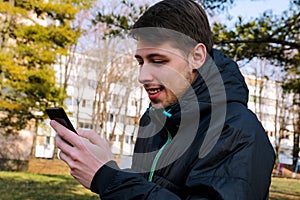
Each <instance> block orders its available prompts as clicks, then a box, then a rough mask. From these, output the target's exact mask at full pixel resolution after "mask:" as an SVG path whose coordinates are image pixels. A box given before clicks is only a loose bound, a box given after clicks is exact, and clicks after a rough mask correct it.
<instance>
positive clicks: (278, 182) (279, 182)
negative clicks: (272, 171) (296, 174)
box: [270, 177, 300, 200]
mask: <svg viewBox="0 0 300 200" xmlns="http://www.w3.org/2000/svg"><path fill="white" fill-rule="evenodd" d="M270 199H272V200H290V199H295V200H296V199H298V200H299V199H300V180H299V179H292V178H278V177H273V178H272V183H271V188H270Z"/></svg>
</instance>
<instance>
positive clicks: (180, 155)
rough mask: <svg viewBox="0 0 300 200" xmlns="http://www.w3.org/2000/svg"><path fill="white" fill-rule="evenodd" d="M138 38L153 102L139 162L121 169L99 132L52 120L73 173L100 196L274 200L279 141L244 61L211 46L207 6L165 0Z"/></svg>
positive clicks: (141, 24)
mask: <svg viewBox="0 0 300 200" xmlns="http://www.w3.org/2000/svg"><path fill="white" fill-rule="evenodd" d="M131 36H132V37H133V38H135V39H136V40H137V50H136V53H135V57H136V59H137V61H138V63H139V65H140V69H139V70H140V74H139V82H140V83H141V84H143V85H144V88H145V90H146V91H147V93H148V96H149V99H150V101H151V104H150V106H149V108H148V109H147V111H146V112H145V113H144V115H143V116H142V118H141V120H140V128H139V135H138V139H137V141H136V145H135V150H134V156H133V163H132V168H131V169H130V170H120V169H119V167H118V166H117V164H116V162H115V161H113V155H112V153H111V151H110V149H109V146H108V144H107V143H106V142H105V141H104V140H103V139H101V138H100V136H98V135H97V134H95V133H94V132H92V131H89V132H87V131H78V134H79V136H77V135H76V134H74V133H72V132H71V131H68V130H67V129H65V128H64V127H63V126H61V125H59V124H58V123H56V122H55V121H51V126H52V127H53V128H54V129H55V130H56V132H57V133H58V135H57V137H56V142H57V146H58V147H59V148H60V149H61V153H60V157H61V159H62V160H64V161H65V162H66V163H67V164H68V165H69V166H70V168H71V174H72V175H73V176H74V177H75V178H76V179H77V180H78V181H79V182H80V183H81V184H83V185H84V186H85V187H87V188H90V189H91V190H92V191H94V192H96V193H98V194H99V195H100V198H101V199H102V200H105V199H118V200H119V199H169V200H171V199H229V200H233V199H243V200H245V199H249V200H250V199H251V200H253V199H257V200H261V199H268V190H269V186H270V182H271V172H272V169H273V164H274V151H273V148H272V146H271V144H270V142H269V140H268V138H267V135H266V134H265V131H264V129H263V127H262V126H261V124H260V123H259V121H258V120H257V118H256V117H255V115H254V114H253V113H252V112H251V111H249V110H248V109H247V101H248V89H247V86H246V84H245V82H244V78H243V77H242V75H241V73H240V71H239V69H238V66H237V65H236V63H235V62H233V61H232V60H231V59H229V58H228V57H226V56H224V55H223V54H222V53H221V52H219V51H217V50H214V49H213V48H212V45H213V42H212V36H211V31H210V27H209V23H208V20H207V17H206V15H205V12H204V11H203V9H202V8H201V7H200V6H199V5H198V4H197V3H195V2H194V1H192V0H164V1H161V2H159V3H157V4H155V5H154V6H152V7H151V8H149V9H148V11H146V12H145V13H144V15H143V16H141V17H140V19H139V20H138V21H137V22H136V23H135V25H134V29H133V30H132V32H131ZM62 138H64V139H66V140H67V141H69V142H70V143H71V144H72V145H73V146H70V145H68V144H67V143H66V142H64V141H63V140H62Z"/></svg>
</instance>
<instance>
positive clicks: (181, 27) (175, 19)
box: [131, 0, 213, 52]
mask: <svg viewBox="0 0 300 200" xmlns="http://www.w3.org/2000/svg"><path fill="white" fill-rule="evenodd" d="M147 27H148V28H149V27H155V28H156V29H157V30H158V29H160V28H163V29H165V30H167V29H169V30H173V31H176V32H179V33H181V34H184V35H186V36H188V37H189V38H191V39H192V40H193V42H186V41H185V43H187V44H188V45H193V46H192V47H194V46H195V45H196V44H197V43H203V44H204V45H205V46H206V49H207V51H208V52H210V51H211V49H212V46H213V40H212V32H211V29H210V25H209V22H208V18H207V15H206V13H205V11H204V9H203V8H202V7H201V6H200V5H199V4H198V3H196V2H195V1H193V0H163V1H161V2H158V3H157V4H155V5H153V6H152V7H150V8H149V9H148V10H147V11H146V12H145V13H144V14H143V15H142V16H141V17H140V18H139V19H138V20H137V22H136V23H135V24H134V26H133V30H132V31H131V35H132V36H133V37H134V38H135V39H143V40H144V39H145V40H149V38H147V37H149V36H150V35H152V40H150V41H151V42H154V39H153V36H154V35H156V37H154V38H155V40H156V41H157V42H161V41H162V40H165V39H170V37H171V38H172V37H173V36H170V35H166V31H164V30H163V29H162V30H160V31H154V32H153V33H149V32H147V31H142V32H141V31H139V29H141V28H147ZM178 35H179V34H178ZM174 39H175V40H174ZM173 40H174V41H175V43H179V45H180V46H181V48H184V47H182V42H183V41H181V39H180V38H176V37H175V38H173Z"/></svg>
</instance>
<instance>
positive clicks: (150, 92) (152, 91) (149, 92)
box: [147, 88, 161, 95]
mask: <svg viewBox="0 0 300 200" xmlns="http://www.w3.org/2000/svg"><path fill="white" fill-rule="evenodd" d="M160 91H161V89H160V88H159V89H149V90H147V92H148V94H151V95H154V94H156V93H158V92H160Z"/></svg>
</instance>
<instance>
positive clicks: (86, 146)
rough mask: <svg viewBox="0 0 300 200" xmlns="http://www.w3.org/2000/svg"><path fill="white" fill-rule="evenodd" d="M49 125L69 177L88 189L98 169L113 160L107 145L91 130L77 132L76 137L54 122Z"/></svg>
mask: <svg viewBox="0 0 300 200" xmlns="http://www.w3.org/2000/svg"><path fill="white" fill-rule="evenodd" d="M50 125H51V126H52V128H54V130H55V131H56V133H57V135H56V138H55V140H56V145H57V147H58V148H59V149H60V150H61V152H60V153H59V156H60V158H61V159H62V160H63V161H65V162H66V163H67V164H68V165H69V167H70V173H71V175H72V176H73V177H74V178H75V179H77V180H78V181H79V182H80V183H81V184H82V185H83V186H84V187H86V188H88V189H89V188H90V186H91V182H92V180H93V177H94V175H95V174H96V172H97V171H98V169H100V168H101V167H102V166H103V165H104V164H105V163H107V162H109V161H110V160H113V159H114V158H113V154H112V152H111V150H110V148H109V145H108V143H107V142H106V141H105V140H104V139H103V138H101V137H100V136H99V135H98V134H96V133H95V132H94V131H92V130H89V131H86V130H85V131H84V130H78V131H77V133H78V135H77V134H75V133H73V132H72V131H70V130H68V129H67V128H65V127H64V126H62V125H60V124H59V123H58V122H56V121H54V120H52V121H51V122H50ZM62 138H63V139H64V140H66V141H68V142H70V143H71V144H72V145H73V146H70V145H69V144H68V143H66V142H65V141H64V140H63V139H62Z"/></svg>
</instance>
